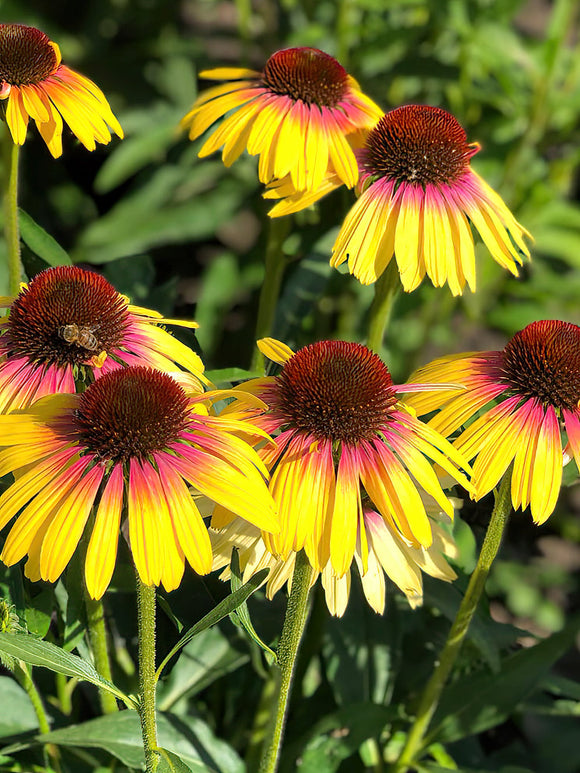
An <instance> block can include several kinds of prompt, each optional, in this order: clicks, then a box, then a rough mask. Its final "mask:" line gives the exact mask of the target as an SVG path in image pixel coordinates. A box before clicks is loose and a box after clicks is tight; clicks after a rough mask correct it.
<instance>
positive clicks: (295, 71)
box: [181, 48, 383, 191]
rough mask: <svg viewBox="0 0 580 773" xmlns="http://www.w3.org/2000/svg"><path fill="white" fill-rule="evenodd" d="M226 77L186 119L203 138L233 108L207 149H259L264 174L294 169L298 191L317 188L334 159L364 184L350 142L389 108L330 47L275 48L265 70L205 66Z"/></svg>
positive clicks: (348, 180) (230, 152) (345, 175)
mask: <svg viewBox="0 0 580 773" xmlns="http://www.w3.org/2000/svg"><path fill="white" fill-rule="evenodd" d="M200 76H201V77H202V78H212V79H214V80H226V81H228V82H227V83H225V84H223V85H221V86H216V87H214V88H212V89H209V90H208V91H206V92H205V93H203V94H202V95H201V96H200V97H199V98H198V99H197V101H196V102H195V104H194V105H193V107H192V109H191V110H190V111H189V113H188V114H187V115H186V116H185V117H184V118H183V119H182V121H181V126H182V128H184V129H188V130H189V138H190V139H192V140H193V139H196V138H197V137H199V136H200V135H201V134H203V132H204V131H205V130H206V129H207V128H209V127H210V126H211V125H212V124H213V123H214V122H215V121H216V120H217V119H218V118H221V117H222V116H225V115H226V114H227V113H230V111H232V112H231V114H230V115H228V116H227V117H226V118H225V119H224V120H223V122H222V123H221V125H220V126H219V127H218V128H217V129H216V130H215V131H214V132H213V134H212V135H211V136H210V137H209V139H208V140H206V142H205V143H204V145H203V146H202V148H201V150H200V152H199V155H200V156H207V155H209V154H210V153H213V152H215V151H216V150H218V149H219V148H220V147H222V146H223V153H222V158H223V161H224V164H225V165H226V166H229V165H230V164H232V163H233V162H234V161H235V160H236V159H237V158H238V156H239V155H240V154H241V153H242V151H243V150H244V149H247V150H248V153H250V154H251V155H259V157H260V161H259V178H260V180H261V181H262V182H264V183H268V182H270V181H271V180H273V179H276V178H282V177H285V176H286V175H289V177H290V179H291V181H292V184H293V186H294V188H295V189H296V190H300V191H302V190H308V191H310V190H315V189H316V188H317V187H318V186H319V185H320V183H321V182H322V179H323V177H324V175H325V173H326V171H327V167H328V165H329V163H331V164H332V165H333V168H334V169H335V170H336V173H337V175H338V177H339V179H340V181H341V182H343V183H345V184H346V185H347V186H349V187H351V188H352V187H353V186H354V185H356V182H357V179H358V169H357V164H356V159H355V157H354V154H353V151H352V148H351V146H350V144H349V140H350V138H351V137H352V138H356V137H357V136H358V135H359V134H360V132H361V130H365V129H369V128H370V127H372V126H374V124H375V123H376V122H377V121H378V119H379V118H380V116H381V115H382V114H383V111H382V110H381V109H380V108H379V107H377V105H375V104H374V102H372V101H371V100H370V99H369V98H368V97H367V96H365V95H364V94H363V93H362V92H361V91H360V88H359V85H358V83H357V82H356V81H355V80H354V78H352V77H351V76H350V75H349V74H348V73H347V72H346V70H345V69H344V67H342V65H341V64H339V62H337V61H336V59H334V58H333V57H332V56H329V54H326V53H324V51H319V50H318V49H317V48H287V49H284V50H282V51H277V52H276V53H274V54H272V56H271V57H270V58H269V59H268V61H267V62H266V64H265V65H264V69H263V70H262V72H257V71H256V70H248V69H242V68H234V67H222V68H219V69H215V70H206V71H204V72H202V73H200Z"/></svg>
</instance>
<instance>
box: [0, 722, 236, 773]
mask: <svg viewBox="0 0 580 773" xmlns="http://www.w3.org/2000/svg"><path fill="white" fill-rule="evenodd" d="M157 740H158V743H159V746H160V747H161V748H162V749H163V750H164V751H165V752H166V753H170V754H171V755H173V760H174V759H175V758H176V757H177V758H178V759H179V760H180V761H181V762H182V763H183V764H184V765H185V766H187V767H186V768H185V770H187V769H189V770H190V771H192V773H243V771H244V765H243V763H242V761H241V759H240V758H239V757H238V755H237V754H236V752H235V751H234V750H233V749H232V748H231V747H230V746H228V744H226V743H225V742H224V741H221V740H219V739H218V738H216V737H215V736H214V734H213V733H212V731H211V730H210V728H209V727H208V725H207V724H206V723H205V722H203V721H202V720H201V719H198V718H197V717H188V718H187V725H186V724H184V723H183V722H181V721H180V720H179V719H178V718H177V717H175V716H173V715H171V714H167V715H166V714H158V715H157ZM36 741H37V742H40V743H54V744H57V745H58V746H72V747H81V748H82V747H84V748H98V749H104V750H105V751H107V752H109V753H110V754H112V755H113V756H114V757H117V759H119V760H121V762H122V763H123V764H124V765H126V766H127V767H129V768H137V769H141V768H142V767H143V765H144V755H143V739H142V736H141V723H140V721H139V715H138V714H137V712H135V711H121V712H118V713H116V714H108V715H107V716H104V717H98V718H97V719H92V720H90V721H89V722H83V723H82V724H80V725H71V726H69V727H65V728H62V729H60V730H54V731H53V732H52V733H48V734H46V735H43V736H37V738H36ZM19 748H22V746H20V747H19ZM4 751H5V752H7V751H9V749H5V750H4ZM170 759H172V758H171V757H170ZM166 770H172V769H171V768H166ZM173 770H176V771H179V773H182V771H183V770H184V768H181V769H180V768H174V769H173Z"/></svg>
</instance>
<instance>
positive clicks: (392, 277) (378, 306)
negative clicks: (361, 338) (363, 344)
mask: <svg viewBox="0 0 580 773" xmlns="http://www.w3.org/2000/svg"><path fill="white" fill-rule="evenodd" d="M400 288H401V281H400V279H399V269H398V267H397V262H396V260H395V258H394V257H393V258H392V259H391V261H390V262H389V265H388V266H387V267H386V269H385V270H384V271H383V273H382V274H381V276H380V277H379V278H378V279H377V281H376V282H375V297H374V298H373V302H372V304H371V308H370V311H369V322H368V335H367V346H368V347H369V349H372V350H373V352H376V353H377V354H378V353H379V352H380V351H381V347H382V345H383V337H384V335H385V330H386V328H387V325H388V323H389V319H390V317H391V312H392V310H393V303H394V301H395V298H396V296H397V293H398V292H399V289H400Z"/></svg>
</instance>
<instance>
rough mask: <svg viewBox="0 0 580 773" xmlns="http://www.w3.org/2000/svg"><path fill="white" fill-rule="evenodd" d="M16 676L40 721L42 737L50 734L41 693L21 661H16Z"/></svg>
mask: <svg viewBox="0 0 580 773" xmlns="http://www.w3.org/2000/svg"><path fill="white" fill-rule="evenodd" d="M14 676H15V677H16V680H17V682H18V684H19V685H20V686H21V687H22V688H23V689H24V690H25V692H26V694H27V695H28V697H29V698H30V702H31V703H32V707H33V708H34V713H35V714H36V718H37V719H38V729H39V730H40V732H41V733H42V735H46V733H50V725H49V724H48V718H47V716H46V711H45V710H44V705H43V703H42V699H41V697H40V693H39V692H38V690H37V689H36V685H35V684H34V682H33V681H32V676H31V675H30V671H29V670H28V667H27V666H26V665H25V664H24V663H23V662H22V661H20V660H16V661H15V663H14Z"/></svg>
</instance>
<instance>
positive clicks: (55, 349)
mask: <svg viewBox="0 0 580 773" xmlns="http://www.w3.org/2000/svg"><path fill="white" fill-rule="evenodd" d="M0 306H7V307H8V308H9V313H8V316H6V317H3V318H2V319H0V413H2V412H6V411H13V410H17V409H19V408H23V407H25V406H27V405H30V404H31V403H32V402H34V400H37V399H38V398H39V397H43V396H44V395H47V394H53V393H54V392H75V391H77V390H76V383H75V382H77V381H88V382H90V381H93V380H94V379H96V378H98V377H99V376H101V375H103V374H104V373H109V372H110V371H112V370H115V369H117V368H120V367H124V366H127V365H150V366H151V367H153V368H158V369H159V370H165V371H175V370H177V369H178V366H181V367H183V368H185V369H186V370H187V371H188V372H189V373H190V374H192V375H193V377H194V379H195V381H196V382H197V383H198V384H199V382H200V381H205V378H204V376H203V363H202V362H201V360H200V358H199V357H198V356H197V355H196V354H194V352H192V351H191V350H190V349H189V348H188V347H187V346H185V345H184V344H182V343H181V342H180V341H178V340H177V339H175V338H173V336H171V335H170V334H169V333H167V332H166V331H165V330H164V329H162V328H160V327H158V325H159V323H162V322H173V323H174V324H187V325H188V326H191V327H197V325H196V324H195V323H182V322H175V321H173V320H164V319H163V318H162V317H161V315H160V314H158V313H157V312H155V311H150V310H149V309H142V308H139V307H137V306H131V305H130V304H129V301H128V298H126V297H125V296H123V295H121V294H120V293H118V292H117V291H116V290H115V288H114V287H113V286H112V285H111V284H110V283H109V282H107V280H106V279H104V277H102V276H100V275H99V274H95V273H93V272H92V271H85V270H84V269H82V268H78V267H76V266H60V267H58V268H49V269H47V270H46V271H43V272H41V273H40V274H37V275H36V276H35V277H34V278H33V279H32V280H31V281H30V283H29V284H27V285H23V286H22V289H21V290H20V292H19V294H18V295H17V296H16V297H14V298H1V299H0ZM199 387H200V390H201V384H199Z"/></svg>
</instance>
